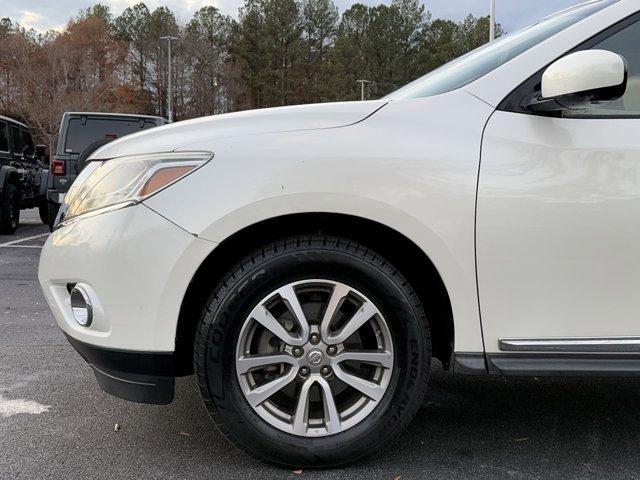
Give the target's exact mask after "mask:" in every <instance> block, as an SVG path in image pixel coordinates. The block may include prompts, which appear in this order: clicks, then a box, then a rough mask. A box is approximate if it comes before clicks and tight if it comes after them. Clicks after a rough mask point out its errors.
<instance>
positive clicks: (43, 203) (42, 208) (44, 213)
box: [38, 197, 49, 225]
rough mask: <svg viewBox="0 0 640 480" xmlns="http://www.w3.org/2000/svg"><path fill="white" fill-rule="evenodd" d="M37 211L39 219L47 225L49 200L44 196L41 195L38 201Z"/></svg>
mask: <svg viewBox="0 0 640 480" xmlns="http://www.w3.org/2000/svg"><path fill="white" fill-rule="evenodd" d="M38 213H39V214H40V221H41V222H42V223H44V224H45V225H49V202H48V200H47V199H46V198H45V197H42V198H41V199H40V203H38Z"/></svg>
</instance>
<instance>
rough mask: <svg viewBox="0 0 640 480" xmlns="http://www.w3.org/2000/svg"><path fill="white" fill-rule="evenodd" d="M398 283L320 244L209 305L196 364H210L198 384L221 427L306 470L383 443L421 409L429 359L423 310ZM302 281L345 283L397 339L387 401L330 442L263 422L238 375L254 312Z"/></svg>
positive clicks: (269, 266) (251, 276)
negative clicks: (241, 345) (239, 353)
mask: <svg viewBox="0 0 640 480" xmlns="http://www.w3.org/2000/svg"><path fill="white" fill-rule="evenodd" d="M398 278H401V277H398ZM398 278H392V276H391V275H389V274H388V272H386V271H385V270H384V269H383V268H380V267H379V266H376V265H375V262H373V261H368V260H367V259H365V258H361V257H360V256H357V255H353V254H349V253H347V252H341V251H336V250H333V249H323V248H317V247H315V248H309V249H301V250H297V251H290V252H285V253H283V254H281V255H277V256H275V257H273V258H269V259H268V260H266V261H264V262H261V263H259V264H257V265H254V266H252V268H249V269H248V270H247V271H246V272H243V275H241V276H240V277H239V278H237V281H235V282H233V284H232V285H230V286H229V287H227V288H226V289H223V290H224V294H223V295H221V296H220V298H219V299H218V300H214V301H213V302H212V304H211V305H210V307H212V308H210V311H208V312H207V315H205V316H208V317H209V318H208V324H209V328H208V331H207V332H206V348H205V349H204V350H203V353H205V358H202V359H196V362H198V360H199V361H200V362H201V364H202V365H204V367H205V368H204V371H205V373H204V377H205V378H204V379H201V380H204V382H203V381H200V382H199V383H200V385H204V386H205V387H206V388H205V391H204V392H203V396H204V397H205V400H207V399H210V400H211V402H212V404H213V408H214V409H215V411H216V415H214V420H215V421H216V423H217V424H218V425H219V426H220V427H221V428H222V430H223V431H224V432H225V433H227V435H231V436H233V437H235V439H236V440H238V441H239V442H240V443H242V444H243V445H244V446H245V448H247V449H249V450H250V451H253V452H256V451H259V452H261V456H262V457H264V458H266V459H267V460H269V461H271V462H273V463H278V464H286V465H291V464H295V465H300V461H301V459H302V461H303V462H304V463H305V464H306V465H328V464H331V465H338V464H342V463H347V462H349V461H353V460H355V459H357V458H359V457H361V456H363V455H365V454H367V453H369V452H370V451H371V450H373V449H375V448H376V447H378V446H380V445H381V444H382V443H384V442H385V440H387V439H388V438H389V437H391V436H392V435H393V434H394V433H395V432H396V431H397V430H398V429H400V428H401V427H402V426H404V424H405V420H406V419H407V418H410V417H411V416H412V415H413V413H414V412H415V410H416V409H417V406H419V404H420V402H421V400H422V396H423V393H424V387H425V385H426V378H427V377H428V371H429V366H430V357H431V356H430V342H429V331H428V326H427V323H426V321H425V319H424V313H423V312H422V309H421V308H420V307H419V305H416V304H415V302H412V301H411V299H410V298H409V295H407V291H406V285H405V286H404V287H403V286H402V285H401V284H399V282H398ZM304 279H323V280H334V281H339V282H342V283H345V284H347V285H349V286H350V287H352V288H355V289H356V290H358V291H360V292H361V293H363V294H364V295H365V296H366V297H367V298H368V299H369V300H371V301H372V302H373V303H374V304H375V305H376V306H377V307H378V308H379V309H380V311H381V313H382V315H383V316H384V318H385V319H386V321H387V325H388V327H389V330H390V332H391V336H392V339H393V348H394V369H393V373H392V376H391V379H390V382H389V386H388V388H387V392H386V394H385V396H384V397H383V399H382V400H381V401H380V402H379V404H378V405H377V406H376V408H375V409H374V410H373V411H372V412H371V413H370V414H369V415H368V417H367V418H366V419H364V420H363V421H361V422H359V423H358V424H356V425H354V426H353V427H351V428H349V429H347V430H346V431H344V432H341V433H338V434H335V435H331V436H325V437H311V438H304V437H300V436H296V435H293V434H289V433H286V432H283V431H281V430H279V429H277V428H275V427H273V426H271V425H270V424H268V423H267V422H265V421H264V420H263V419H262V418H261V417H260V416H259V415H258V414H257V413H256V412H255V411H254V410H253V409H252V408H251V406H250V405H249V404H248V402H247V401H246V399H245V398H244V395H243V393H242V391H241V389H240V386H239V383H238V380H237V376H236V371H235V351H236V345H237V341H238V336H239V333H240V329H241V328H242V325H243V323H244V321H245V319H246V318H247V316H248V315H249V313H250V311H251V310H252V309H253V307H254V306H255V305H256V304H257V303H258V302H260V301H261V300H262V299H263V298H264V297H266V296H267V295H269V294H270V293H272V292H273V291H274V290H276V289H277V288H278V287H279V286H283V285H286V284H288V283H291V282H294V281H299V280H304ZM207 397H208V398H207ZM306 465H305V466H306Z"/></svg>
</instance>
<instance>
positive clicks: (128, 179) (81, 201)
mask: <svg viewBox="0 0 640 480" xmlns="http://www.w3.org/2000/svg"><path fill="white" fill-rule="evenodd" d="M212 156H213V155H212V154H211V153H208V152H180V153H177V152H176V153H158V154H150V155H132V156H129V157H120V158H114V159H111V160H105V161H102V162H91V163H89V164H88V165H87V167H86V168H85V169H84V170H83V171H82V173H81V174H80V175H78V178H77V179H76V181H75V182H74V183H73V185H72V186H71V188H70V189H69V192H68V193H67V195H66V197H65V203H67V204H68V205H69V208H68V209H67V212H66V213H65V216H64V221H65V222H66V221H68V220H70V219H72V218H74V217H77V216H79V215H84V214H86V213H89V212H97V211H98V210H105V209H109V210H112V209H116V208H122V207H125V206H127V205H132V204H136V203H139V202H141V201H142V200H144V199H145V198H148V197H150V196H151V195H153V194H154V193H157V192H159V191H160V190H162V189H163V188H165V187H167V186H169V185H171V184H172V183H175V182H177V181H178V180H180V179H181V178H184V177H185V176H186V175H188V174H189V173H191V172H192V171H194V170H196V169H197V168H199V167H201V166H202V165H204V164H205V163H206V162H208V161H209V160H210V159H211V158H212Z"/></svg>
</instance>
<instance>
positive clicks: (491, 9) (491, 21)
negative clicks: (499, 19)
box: [489, 0, 496, 42]
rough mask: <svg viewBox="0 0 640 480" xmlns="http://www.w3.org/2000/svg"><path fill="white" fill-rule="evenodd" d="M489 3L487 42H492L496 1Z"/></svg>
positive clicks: (492, 0) (494, 31)
mask: <svg viewBox="0 0 640 480" xmlns="http://www.w3.org/2000/svg"><path fill="white" fill-rule="evenodd" d="M489 1H490V2H491V3H490V5H489V41H490V42H493V41H494V40H495V38H496V0H489Z"/></svg>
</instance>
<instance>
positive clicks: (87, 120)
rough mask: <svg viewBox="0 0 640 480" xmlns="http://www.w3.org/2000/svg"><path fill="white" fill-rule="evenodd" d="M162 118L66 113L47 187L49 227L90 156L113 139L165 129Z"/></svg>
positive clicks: (116, 114) (117, 114) (118, 114)
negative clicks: (153, 129)
mask: <svg viewBox="0 0 640 480" xmlns="http://www.w3.org/2000/svg"><path fill="white" fill-rule="evenodd" d="M164 123H165V120H164V118H162V117H152V116H148V115H131V114H124V113H95V112H94V113H91V112H66V113H65V114H64V115H63V116H62V122H61V123H60V133H59V135H58V144H57V147H56V154H55V157H54V159H53V161H52V162H51V173H52V175H51V176H50V177H49V183H48V185H47V199H48V208H49V212H48V217H49V227H50V228H53V223H54V221H55V217H56V215H57V213H58V210H59V208H60V204H61V203H62V202H63V201H64V195H65V193H67V191H68V190H69V187H71V184H72V183H73V181H74V180H75V178H76V177H77V176H78V174H79V173H80V171H81V170H82V168H83V167H84V163H85V161H86V160H87V158H89V156H90V155H91V154H92V153H93V152H94V151H96V150H97V149H98V148H100V147H101V146H103V145H105V144H106V143H109V142H111V141H113V140H115V139H116V138H120V137H124V136H125V135H129V134H132V133H135V132H140V131H142V130H146V129H148V128H153V127H157V126H160V125H164Z"/></svg>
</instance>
